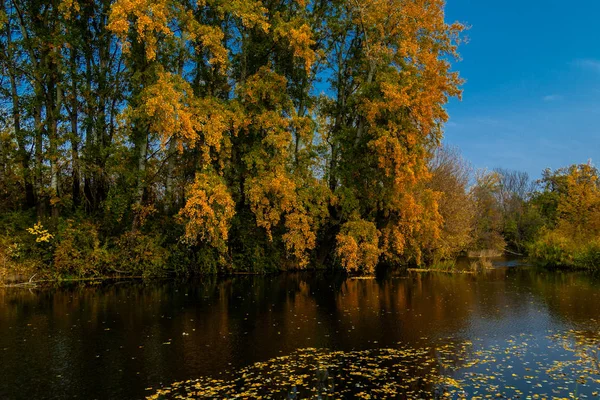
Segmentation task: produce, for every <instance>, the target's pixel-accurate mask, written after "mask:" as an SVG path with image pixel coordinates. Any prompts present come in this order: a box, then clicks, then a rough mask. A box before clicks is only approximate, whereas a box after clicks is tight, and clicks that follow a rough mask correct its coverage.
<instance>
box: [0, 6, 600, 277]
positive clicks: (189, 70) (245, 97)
mask: <svg viewBox="0 0 600 400" xmlns="http://www.w3.org/2000/svg"><path fill="white" fill-rule="evenodd" d="M444 7H445V4H444V1H443V0H386V1H382V0H328V1H319V0H264V1H260V0H197V1H187V0H24V1H16V0H1V2H0V68H1V71H2V72H1V77H0V137H1V141H0V278H1V277H2V276H3V275H9V274H23V275H27V276H31V275H33V274H39V276H46V277H49V278H60V279H64V278H82V277H93V276H110V275H115V274H125V275H135V276H144V277H152V276H165V275H193V274H202V273H217V272H218V273H231V272H270V271H279V270H295V269H314V268H323V269H325V268H327V269H344V270H346V271H349V272H351V273H358V274H372V273H373V272H374V271H375V270H376V268H378V267H394V268H400V267H421V268H440V269H452V268H455V260H456V258H457V257H459V256H462V255H470V256H473V257H478V258H479V259H482V257H483V259H485V258H486V257H491V256H494V255H497V254H502V253H503V252H510V253H514V254H517V255H523V256H528V257H529V259H530V260H532V261H533V262H536V263H538V264H541V265H544V266H548V267H572V268H590V269H591V268H597V267H598V266H600V183H599V182H598V171H597V169H596V168H595V167H594V166H593V165H592V164H591V162H588V163H582V164H574V165H571V166H566V167H564V168H561V169H558V170H550V169H547V170H545V171H543V172H542V174H541V179H539V180H532V179H530V177H529V176H528V175H527V174H526V173H523V172H519V171H513V170H510V169H495V170H473V168H472V167H471V166H470V164H469V162H468V161H467V160H465V159H464V158H463V157H462V156H461V153H460V151H459V150H458V149H456V148H453V147H450V146H445V145H443V133H444V124H445V123H446V122H447V121H448V118H449V116H448V114H447V111H446V104H447V103H448V101H449V100H450V99H451V98H460V97H461V93H462V83H463V80H462V77H461V76H459V74H458V72H457V71H455V70H454V69H453V62H454V61H455V60H458V59H459V46H460V45H461V43H462V42H463V41H464V40H465V38H466V32H465V31H466V27H465V26H464V25H462V24H460V23H448V22H447V21H446V18H445V13H444Z"/></svg>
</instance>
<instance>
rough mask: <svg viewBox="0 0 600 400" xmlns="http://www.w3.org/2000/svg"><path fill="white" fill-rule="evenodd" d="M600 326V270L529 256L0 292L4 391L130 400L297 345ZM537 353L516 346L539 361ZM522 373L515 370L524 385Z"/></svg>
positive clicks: (406, 344) (349, 345)
mask: <svg viewBox="0 0 600 400" xmlns="http://www.w3.org/2000/svg"><path fill="white" fill-rule="evenodd" d="M599 327H600V280H599V279H598V278H597V277H595V276H593V275H591V274H588V273H581V272H560V271H545V270H537V269H533V268H529V267H517V268H514V267H498V268H496V269H494V270H492V271H488V272H486V273H483V274H478V275H471V274H444V273H408V274H406V275H405V276H388V277H385V278H381V279H348V278H346V277H344V276H342V275H333V274H325V273H323V274H315V273H287V274H279V275H270V276H234V277H228V278H216V277H208V278H204V279H201V280H196V281H193V282H177V281H160V282H118V283H104V284H99V285H92V286H90V285H86V286H83V285H73V286H67V287H60V288H52V289H33V290H28V289H15V288H8V289H0V398H1V399H26V398H27V399H30V398H36V399H37V398H39V399H43V398H56V399H71V398H80V399H96V398H97V399H106V398H110V399H137V398H144V397H145V396H148V395H150V394H152V393H154V391H155V390H156V389H157V388H160V387H161V386H166V385H169V384H171V383H172V382H175V381H183V380H188V379H194V378H198V377H201V376H211V377H216V378H221V379H227V376H228V375H230V374H232V371H236V370H238V369H241V368H245V367H248V366H251V365H252V364H253V363H256V362H259V361H266V360H269V359H272V358H274V357H279V356H284V355H289V354H293V353H294V352H295V350H297V349H303V348H317V349H330V350H343V351H345V352H352V351H363V350H372V349H385V348H398V347H399V346H401V347H402V348H424V347H428V346H437V345H439V343H443V342H444V341H454V342H456V343H459V342H469V341H470V342H474V343H476V346H478V347H479V348H482V349H490V348H492V349H497V348H498V346H500V347H501V349H500V350H502V349H503V348H504V347H502V346H506V343H512V342H510V341H511V340H512V341H515V340H516V341H517V342H519V343H523V342H525V341H527V342H528V343H526V344H525V345H526V346H529V348H531V347H532V346H533V347H535V346H540V348H541V347H544V346H545V345H546V344H547V343H548V342H549V341H550V339H549V337H550V336H551V335H553V334H557V333H559V334H560V333H563V332H567V331H568V330H571V329H574V330H577V331H584V332H589V333H590V334H592V335H593V334H594V333H597V332H598V330H599ZM519 338H526V340H525V339H523V340H521V339H519ZM521 351H525V350H523V349H521ZM556 351H558V350H556ZM540 354H541V352H540V351H538V352H537V353H536V351H529V352H525V353H524V355H522V356H523V357H525V359H526V360H530V361H531V362H532V363H535V362H538V361H537V358H536V357H541V355H540ZM544 354H545V353H544ZM562 356H563V355H562V353H560V352H557V353H549V355H548V354H545V355H544V359H548V358H550V359H548V360H547V361H548V362H551V361H554V360H552V358H556V359H560V357H562ZM526 362H527V361H526ZM511 368H512V366H511ZM515 368H517V369H518V367H515ZM515 371H516V370H515ZM517 372H519V371H517ZM511 373H512V371H511ZM524 374H525V372H524V371H520V372H519V373H518V374H517V373H515V375H518V376H519V378H518V379H515V381H516V383H517V385H523V387H522V390H526V389H527V388H528V386H527V385H526V384H525V383H524V381H523V379H524V378H523V377H522V376H524ZM508 376H511V375H508ZM530 379H534V380H536V379H538V377H534V378H530ZM539 379H540V382H541V378H539ZM509 383H510V384H514V383H515V382H509ZM534 383H535V382H534ZM532 384H533V383H531V384H528V385H532ZM574 386H576V387H566V388H565V390H564V391H563V390H562V389H560V390H561V391H563V392H565V393H566V394H568V393H570V392H573V391H576V392H577V393H579V394H586V393H588V394H589V395H591V394H592V393H593V392H594V391H595V390H596V388H595V387H594V383H593V381H589V380H588V381H587V382H583V383H582V384H576V385H574ZM598 386H600V385H598ZM551 389H553V390H559V389H557V388H554V387H553V388H550V389H548V390H551ZM469 390H470V392H468V393H471V394H473V390H475V389H474V388H472V387H471V388H469ZM561 393H562V392H561Z"/></svg>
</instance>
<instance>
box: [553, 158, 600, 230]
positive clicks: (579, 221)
mask: <svg viewBox="0 0 600 400" xmlns="http://www.w3.org/2000/svg"><path fill="white" fill-rule="evenodd" d="M557 211H558V213H559V229H561V230H562V231H563V232H564V233H566V234H567V235H578V234H581V233H582V232H590V233H594V234H598V233H600V180H599V177H598V171H597V170H596V168H594V167H593V166H592V165H591V164H590V163H588V164H581V165H576V166H573V167H571V168H570V170H569V172H568V174H567V175H566V180H565V193H564V194H563V195H562V196H560V199H559V202H558V208H557Z"/></svg>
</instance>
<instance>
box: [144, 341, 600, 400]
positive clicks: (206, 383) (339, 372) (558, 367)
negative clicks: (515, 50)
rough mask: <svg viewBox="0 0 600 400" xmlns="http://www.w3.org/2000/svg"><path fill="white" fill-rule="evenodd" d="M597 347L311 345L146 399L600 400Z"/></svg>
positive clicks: (585, 344)
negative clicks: (576, 399) (351, 347)
mask: <svg viewBox="0 0 600 400" xmlns="http://www.w3.org/2000/svg"><path fill="white" fill-rule="evenodd" d="M599 344H600V335H598V333H594V332H577V331H568V332H562V333H553V334H552V335H550V336H548V337H543V338H539V337H536V336H533V335H526V334H522V335H520V336H513V337H510V338H509V339H506V340H504V341H500V342H497V343H492V344H485V343H483V342H482V341H476V342H475V343H473V342H471V341H465V340H463V341H456V340H444V341H441V340H440V341H438V342H437V344H436V345H434V346H432V347H422V348H418V347H408V346H404V345H399V346H398V347H397V348H388V349H374V350H363V351H348V352H343V351H330V350H325V349H314V348H307V349H300V350H297V351H296V352H294V353H292V354H290V355H288V356H282V357H277V358H273V359H271V360H268V361H266V362H258V363H255V364H253V365H251V366H249V367H246V368H243V369H241V370H239V371H235V372H233V373H232V374H231V379H229V380H220V379H213V378H209V377H206V378H200V379H196V380H190V381H185V382H177V383H174V384H173V385H171V386H169V387H165V388H162V389H160V390H158V391H157V392H156V393H155V394H153V395H152V396H149V397H148V399H166V398H181V399H184V398H214V397H221V398H285V397H287V398H340V397H344V398H390V397H399V398H446V397H451V398H473V399H476V398H479V399H482V398H519V397H522V398H534V399H535V398H569V397H570V398H573V397H576V396H581V397H586V393H587V394H589V395H591V396H596V395H597V394H598V393H597V388H598V387H599V385H600V364H599V359H598V355H599ZM576 393H578V394H577V395H576Z"/></svg>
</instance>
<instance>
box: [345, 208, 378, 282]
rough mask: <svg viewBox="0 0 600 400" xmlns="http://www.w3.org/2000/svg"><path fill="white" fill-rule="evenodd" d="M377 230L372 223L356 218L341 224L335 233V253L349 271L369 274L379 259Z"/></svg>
mask: <svg viewBox="0 0 600 400" xmlns="http://www.w3.org/2000/svg"><path fill="white" fill-rule="evenodd" d="M379 236H380V234H379V232H378V231H377V227H376V226H375V224H374V223H372V222H369V221H365V220H357V221H349V222H346V223H345V224H344V225H342V228H341V230H340V233H339V234H338V235H337V237H336V240H337V248H336V253H337V256H338V257H339V258H340V261H341V264H342V266H343V267H344V268H345V269H346V271H349V272H361V273H365V274H371V273H373V272H374V271H375V266H376V265H377V263H378V261H379V255H380V254H381V251H380V249H379Z"/></svg>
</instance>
